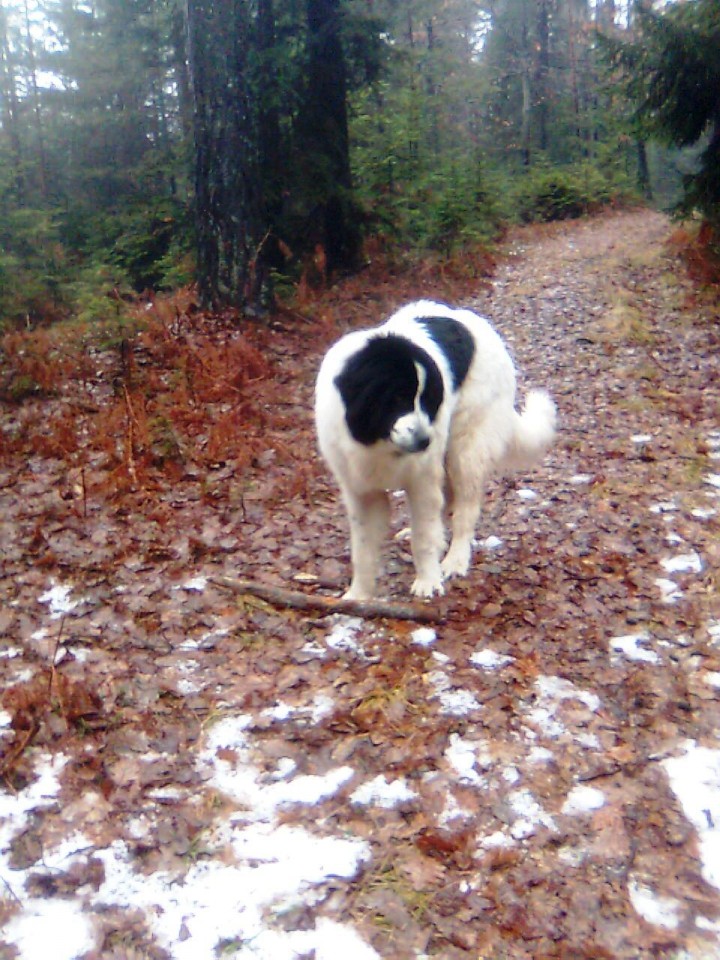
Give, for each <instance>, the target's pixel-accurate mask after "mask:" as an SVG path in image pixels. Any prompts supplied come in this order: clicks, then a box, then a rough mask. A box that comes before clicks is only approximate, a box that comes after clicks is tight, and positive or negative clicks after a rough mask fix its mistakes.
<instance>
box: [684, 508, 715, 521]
mask: <svg viewBox="0 0 720 960" xmlns="http://www.w3.org/2000/svg"><path fill="white" fill-rule="evenodd" d="M690 513H691V515H692V516H693V517H695V519H696V520H710V519H712V517H715V516H717V510H713V509H711V508H708V509H706V510H704V509H702V507H695V509H694V510H691V511H690Z"/></svg>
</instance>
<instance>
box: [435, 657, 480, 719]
mask: <svg viewBox="0 0 720 960" xmlns="http://www.w3.org/2000/svg"><path fill="white" fill-rule="evenodd" d="M446 659H447V658H446ZM426 679H427V681H428V682H429V683H430V684H431V685H432V686H433V687H434V688H435V693H434V696H435V697H436V698H437V699H438V700H439V701H440V709H441V712H442V713H445V714H448V715H450V716H452V717H464V716H466V715H467V714H468V713H473V712H474V711H476V710H480V709H481V704H480V703H478V701H477V699H476V697H475V695H474V694H473V693H471V692H470V691H469V690H456V689H453V687H452V683H451V681H450V678H449V677H448V675H447V674H446V673H445V672H444V671H443V670H433V671H432V673H429V674H428V675H427V678H426Z"/></svg>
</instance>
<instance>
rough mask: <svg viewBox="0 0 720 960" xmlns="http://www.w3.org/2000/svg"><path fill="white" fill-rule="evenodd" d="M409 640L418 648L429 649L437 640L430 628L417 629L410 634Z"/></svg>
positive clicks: (435, 634)
mask: <svg viewBox="0 0 720 960" xmlns="http://www.w3.org/2000/svg"><path fill="white" fill-rule="evenodd" d="M410 640H411V642H412V643H414V644H415V645H416V646H418V647H429V646H430V645H431V644H433V643H435V641H436V640H437V633H436V632H435V631H434V630H433V629H432V627H418V628H417V630H413V632H412V633H411V634H410Z"/></svg>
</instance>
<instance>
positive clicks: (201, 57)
mask: <svg viewBox="0 0 720 960" xmlns="http://www.w3.org/2000/svg"><path fill="white" fill-rule="evenodd" d="M187 33H188V62H189V65H190V78H191V89H192V95H193V133H194V146H195V178H194V179H195V222H196V231H197V261H198V263H197V266H198V286H199V290H200V296H201V300H202V302H203V303H204V305H205V306H207V307H210V308H213V309H220V308H222V307H224V306H234V307H237V308H240V309H246V310H247V309H248V308H250V309H252V308H255V307H257V306H258V304H259V299H260V290H259V283H258V279H259V278H258V273H257V270H256V266H257V255H258V250H259V247H260V243H261V227H260V218H259V215H258V204H259V196H260V178H259V174H258V162H257V143H256V129H255V123H254V116H253V112H252V108H251V99H250V89H249V87H250V84H249V67H248V52H249V33H250V23H249V20H248V5H247V3H245V2H243V0H188V4H187Z"/></svg>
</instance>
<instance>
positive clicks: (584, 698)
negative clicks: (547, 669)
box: [526, 676, 600, 740]
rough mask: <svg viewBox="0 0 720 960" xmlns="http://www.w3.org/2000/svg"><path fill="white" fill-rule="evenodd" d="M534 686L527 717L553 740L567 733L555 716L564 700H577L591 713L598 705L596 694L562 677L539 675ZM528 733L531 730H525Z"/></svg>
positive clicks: (598, 699)
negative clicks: (534, 691) (533, 701)
mask: <svg viewBox="0 0 720 960" xmlns="http://www.w3.org/2000/svg"><path fill="white" fill-rule="evenodd" d="M535 688H536V700H535V704H534V706H532V707H531V708H530V709H529V710H528V711H527V718H528V720H529V721H530V722H531V723H533V724H534V725H535V726H536V727H538V728H539V729H540V731H541V733H542V734H543V735H544V736H546V737H550V738H551V739H553V740H555V739H557V738H559V737H561V736H563V735H564V734H566V733H567V730H566V728H565V725H564V724H563V723H562V722H561V721H560V720H559V719H558V717H557V711H558V710H559V709H560V707H561V705H562V703H563V702H564V701H565V700H577V701H578V702H579V703H582V704H583V705H584V706H585V707H586V708H587V709H588V710H590V712H591V713H595V712H596V711H597V710H598V709H599V707H600V698H599V697H598V696H597V694H594V693H590V692H589V691H588V690H580V689H579V688H578V687H576V686H575V685H574V684H573V683H571V682H570V681H569V680H564V679H563V678H562V677H552V676H540V677H538V678H537V680H536V681H535ZM530 733H532V731H526V735H528V734H530ZM530 739H533V737H532V736H531V737H530ZM576 739H577V735H576Z"/></svg>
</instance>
